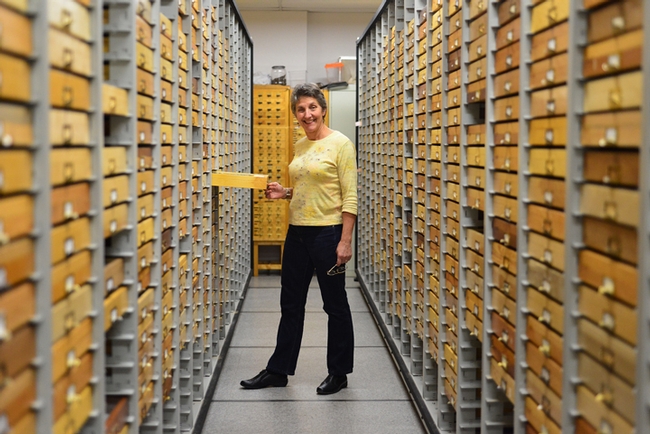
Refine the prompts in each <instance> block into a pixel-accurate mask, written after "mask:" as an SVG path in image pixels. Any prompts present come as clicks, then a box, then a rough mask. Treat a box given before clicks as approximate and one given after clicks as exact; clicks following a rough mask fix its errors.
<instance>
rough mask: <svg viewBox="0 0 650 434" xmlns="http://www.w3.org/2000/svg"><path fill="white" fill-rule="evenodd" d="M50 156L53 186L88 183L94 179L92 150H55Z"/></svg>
mask: <svg viewBox="0 0 650 434" xmlns="http://www.w3.org/2000/svg"><path fill="white" fill-rule="evenodd" d="M50 155H51V157H50V182H51V184H52V185H62V184H69V183H73V182H78V181H88V180H90V179H91V178H92V163H91V159H90V149H85V148H78V149H54V150H52V152H51V154H50Z"/></svg>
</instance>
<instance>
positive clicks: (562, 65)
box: [530, 53, 569, 89]
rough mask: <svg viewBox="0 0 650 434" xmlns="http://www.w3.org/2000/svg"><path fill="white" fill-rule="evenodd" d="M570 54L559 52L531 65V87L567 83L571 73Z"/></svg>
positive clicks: (536, 87)
mask: <svg viewBox="0 0 650 434" xmlns="http://www.w3.org/2000/svg"><path fill="white" fill-rule="evenodd" d="M568 64H569V55H568V54H567V53H563V54H559V55H557V56H553V57H550V58H548V59H544V60H540V61H539V62H535V63H533V64H532V65H531V67H530V87H531V89H539V88H542V87H547V86H553V85H555V84H561V83H565V82H566V81H567V76H568V73H569V65H568Z"/></svg>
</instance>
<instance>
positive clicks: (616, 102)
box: [609, 88, 622, 110]
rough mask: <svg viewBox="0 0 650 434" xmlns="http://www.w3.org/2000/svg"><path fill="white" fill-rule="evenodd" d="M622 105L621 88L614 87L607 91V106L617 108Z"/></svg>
mask: <svg viewBox="0 0 650 434" xmlns="http://www.w3.org/2000/svg"><path fill="white" fill-rule="evenodd" d="M621 105H622V98H621V90H620V89H618V88H616V89H612V90H610V91H609V108H610V109H613V110H614V109H619V108H621Z"/></svg>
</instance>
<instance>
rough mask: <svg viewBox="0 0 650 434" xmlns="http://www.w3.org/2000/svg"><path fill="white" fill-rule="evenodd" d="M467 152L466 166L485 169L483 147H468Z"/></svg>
mask: <svg viewBox="0 0 650 434" xmlns="http://www.w3.org/2000/svg"><path fill="white" fill-rule="evenodd" d="M466 151H467V164H468V165H469V166H475V167H485V147H484V146H468V147H467V148H466Z"/></svg>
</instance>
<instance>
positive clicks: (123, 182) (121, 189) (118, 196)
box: [103, 175, 129, 208]
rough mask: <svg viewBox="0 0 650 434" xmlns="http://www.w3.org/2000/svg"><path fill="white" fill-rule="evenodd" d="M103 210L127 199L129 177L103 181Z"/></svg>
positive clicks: (115, 177) (117, 177)
mask: <svg viewBox="0 0 650 434" xmlns="http://www.w3.org/2000/svg"><path fill="white" fill-rule="evenodd" d="M103 196H104V199H103V205H104V208H108V207H110V206H113V205H115V204H118V203H121V202H124V201H126V200H128V198H129V177H128V176H127V175H123V176H114V177H111V178H106V179H104V193H103Z"/></svg>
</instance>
